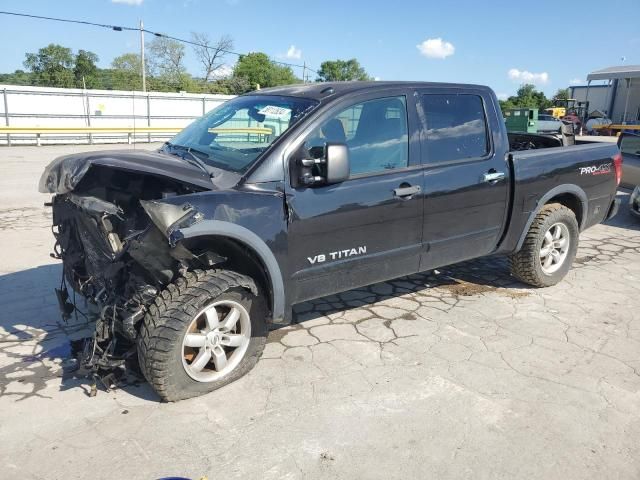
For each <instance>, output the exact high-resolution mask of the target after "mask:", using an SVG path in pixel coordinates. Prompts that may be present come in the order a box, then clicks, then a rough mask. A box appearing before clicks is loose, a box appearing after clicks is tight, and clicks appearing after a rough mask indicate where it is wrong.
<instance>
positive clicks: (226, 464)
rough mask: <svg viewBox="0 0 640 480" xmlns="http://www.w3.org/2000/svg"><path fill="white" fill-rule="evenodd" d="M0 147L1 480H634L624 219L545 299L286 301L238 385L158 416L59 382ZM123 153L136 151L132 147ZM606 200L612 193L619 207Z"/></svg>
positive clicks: (27, 203) (635, 380)
mask: <svg viewBox="0 0 640 480" xmlns="http://www.w3.org/2000/svg"><path fill="white" fill-rule="evenodd" d="M96 148H103V147H96V146H93V147H43V148H35V147H15V148H11V149H6V148H3V149H2V150H0V160H1V161H2V164H3V170H4V171H3V175H2V176H1V178H0V251H1V252H3V253H2V255H1V260H0V305H1V306H2V308H1V310H0V478H29V479H44V478H46V479H58V478H60V479H62V478H65V479H67V478H88V477H91V478H132V479H134V478H135V479H138V478H140V479H152V478H159V477H162V476H169V475H181V476H186V477H192V478H199V477H200V476H203V475H207V476H208V477H209V478H217V477H220V476H224V477H226V478H240V477H241V478H266V479H269V478H273V479H280V478H291V479H296V478H385V479H387V478H474V479H479V478H492V479H495V478H505V479H515V478H526V479H531V478H544V479H554V478H558V479H571V478H575V479H588V478H593V479H601V478H621V479H637V478H639V477H640V376H639V372H640V308H639V307H640V295H639V290H640V222H638V221H637V220H636V219H633V218H631V217H630V215H629V214H628V212H627V209H626V205H623V206H622V208H621V212H620V214H619V215H618V217H616V218H615V219H613V220H612V221H610V222H608V224H607V225H600V226H597V227H594V228H593V229H591V230H588V231H587V232H585V233H583V234H582V236H581V246H580V249H579V252H578V257H577V260H576V264H575V266H574V268H573V270H572V271H571V272H570V273H569V275H568V276H567V278H566V280H565V281H563V282H562V283H561V284H559V285H557V286H555V287H552V288H547V289H531V288H528V287H526V286H525V285H522V284H520V283H518V282H516V281H514V280H513V279H512V278H511V277H510V276H509V274H508V272H507V268H506V264H505V261H504V259H501V258H488V259H481V260H476V261H472V262H466V263H463V264H459V265H455V266H452V267H447V268H443V269H439V270H437V271H435V272H431V273H428V274H420V275H413V276H410V277H407V278H402V279H398V280H395V281H392V282H387V283H382V284H377V285H373V286H370V287H367V288H362V289H357V290H353V291H349V292H345V293H343V294H340V295H334V296H330V297H326V298H323V299H320V300H316V301H313V302H309V303H305V304H303V305H299V306H298V307H297V308H296V315H295V319H296V320H295V324H294V325H291V326H289V327H286V328H281V329H278V330H273V331H272V332H270V334H269V339H268V344H267V346H266V348H265V351H264V355H263V357H262V359H261V360H260V362H259V363H258V365H257V366H256V368H255V369H254V370H253V371H252V372H251V373H250V374H248V375H247V376H246V377H244V378H242V379H241V380H239V381H237V382H236V383H234V384H232V385H229V386H227V387H225V388H223V389H221V390H218V391H216V392H214V393H212V394H209V395H206V396H203V397H200V398H196V399H192V400H187V401H182V402H179V403H175V404H166V403H160V402H159V401H158V398H157V397H156V396H155V395H154V393H153V391H152V390H151V389H150V388H149V387H148V385H146V384H145V383H143V382H131V383H130V384H129V385H127V386H126V387H124V388H123V389H120V390H116V391H112V392H109V393H105V392H99V393H98V396H97V397H95V398H88V397H87V395H86V391H87V382H86V381H85V380H84V379H81V378H76V377H75V376H74V375H73V374H70V373H67V371H66V369H65V366H66V364H67V363H68V362H69V360H68V357H69V343H68V342H69V339H73V338H78V337H81V336H83V335H84V334H85V333H86V331H87V329H86V325H84V323H83V322H82V320H81V319H80V321H77V322H76V321H72V322H70V323H69V324H63V323H61V322H60V320H59V315H58V312H57V307H56V305H55V298H54V295H53V288H54V286H56V284H57V282H59V277H60V266H59V264H58V263H57V262H56V261H54V260H53V259H50V258H49V257H48V254H49V252H50V251H51V247H52V236H51V234H50V231H49V223H50V217H49V215H48V213H47V212H46V210H45V209H44V208H43V207H42V203H43V201H45V200H46V198H47V197H46V196H43V195H40V194H38V193H36V191H35V184H36V181H37V179H38V178H39V174H40V172H41V171H42V168H43V167H44V165H45V164H46V163H47V162H48V161H49V160H50V159H51V158H53V157H54V156H57V155H61V154H64V153H67V152H69V151H71V150H79V149H96ZM138 148H141V147H140V146H138ZM620 195H621V196H622V197H623V201H625V200H626V198H627V197H626V195H627V194H626V193H625V192H621V193H620Z"/></svg>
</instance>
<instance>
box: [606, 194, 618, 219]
mask: <svg viewBox="0 0 640 480" xmlns="http://www.w3.org/2000/svg"><path fill="white" fill-rule="evenodd" d="M619 208H620V199H619V198H614V199H613V201H612V202H611V205H610V206H609V211H608V212H607V216H606V217H604V219H605V220H609V219H611V218H613V217H615V216H616V213H618V209H619Z"/></svg>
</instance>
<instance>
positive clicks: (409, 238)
mask: <svg viewBox="0 0 640 480" xmlns="http://www.w3.org/2000/svg"><path fill="white" fill-rule="evenodd" d="M510 140H511V145H510ZM539 140H540V137H539V136H536V135H531V136H527V135H526V134H517V135H515V136H511V137H510V136H508V135H507V132H506V129H505V125H504V122H503V118H502V115H501V112H500V108H499V105H498V101H497V100H496V97H495V95H494V93H493V92H492V91H491V90H490V89H489V88H487V87H483V86H476V85H458V84H439V83H408V82H348V83H316V84H311V85H296V86H289V87H282V88H272V89H266V90H261V91H257V92H253V93H250V94H247V95H243V96H240V97H237V98H235V99H233V100H230V101H228V102H226V103H224V104H222V105H221V106H219V107H217V108H216V109H214V110H212V111H211V112H209V113H208V114H207V115H205V116H204V117H202V118H200V119H199V120H196V121H195V122H194V123H192V124H191V125H189V126H188V127H186V128H185V129H184V130H183V131H182V132H181V133H179V134H178V135H177V136H176V137H174V138H173V139H172V140H171V141H170V142H167V143H166V144H164V145H163V146H162V148H160V149H159V150H158V151H145V150H124V151H102V152H94V153H81V154H75V155H70V156H65V157H61V158H58V159H56V160H54V161H53V162H52V163H51V164H50V165H49V166H48V167H47V168H46V170H45V172H44V174H43V176H42V178H41V181H40V190H41V191H42V192H49V193H52V194H55V195H54V197H53V200H52V206H53V224H54V228H53V230H54V234H55V237H56V246H55V250H54V251H55V254H54V255H55V256H57V257H58V258H61V259H62V260H63V280H62V287H61V288H60V289H58V290H57V295H58V299H59V303H60V306H61V310H62V315H63V316H64V317H68V316H69V315H71V314H73V312H74V309H80V306H77V305H75V302H71V298H75V296H76V294H74V295H73V296H70V293H69V292H68V290H67V287H71V288H72V289H73V290H74V291H75V292H76V293H77V294H78V295H79V296H81V297H84V298H85V299H86V300H87V303H88V304H89V306H90V307H91V308H90V310H91V312H86V311H84V312H83V313H89V314H91V313H92V312H93V313H92V314H93V317H94V318H95V321H96V329H95V334H94V336H93V338H91V339H90V340H87V344H86V348H85V353H84V357H83V362H84V364H85V366H87V367H91V368H92V369H94V371H96V372H103V371H106V370H108V369H109V368H119V367H121V366H122V365H124V364H125V362H126V361H127V360H131V359H134V358H135V357H136V352H137V358H138V361H139V365H140V369H141V370H142V372H143V373H144V375H145V377H146V378H147V380H148V381H149V382H150V383H151V385H152V386H153V387H154V388H155V390H156V391H157V392H158V394H159V395H160V396H161V397H162V398H163V399H165V400H169V401H173V400H179V399H183V398H187V397H191V396H194V395H199V394H202V393H205V392H208V391H211V390H214V389H216V388H219V387H220V386H223V385H225V384H227V383H229V382H232V381H234V380H235V379H237V378H239V377H240V376H242V375H243V374H245V373H246V372H247V371H249V370H250V369H251V368H252V367H253V366H254V365H255V363H256V362H257V361H258V358H259V356H260V354H261V352H262V349H263V347H264V344H265V341H266V334H267V331H268V327H269V325H270V324H274V323H275V324H282V323H287V322H290V320H291V316H292V313H291V311H292V305H294V304H296V303H299V302H303V301H305V300H309V299H313V298H317V297H321V296H324V295H329V294H333V293H337V292H341V291H345V290H348V289H352V288H355V287H359V286H363V285H367V284H371V283H375V282H381V281H384V280H388V279H392V278H394V277H399V276H403V275H408V274H412V273H415V272H420V271H425V270H430V269H433V268H435V267H438V266H443V265H447V264H451V263H455V262H460V261H463V260H468V259H472V258H475V257H481V256H485V255H494V254H502V255H508V256H509V258H510V265H511V271H512V274H513V275H514V276H515V277H516V278H518V279H520V280H522V281H523V282H525V283H528V284H530V285H534V286H537V287H546V286H550V285H553V284H555V283H557V282H559V281H560V280H561V279H562V278H563V277H564V276H565V275H566V273H567V271H568V270H569V268H570V267H571V264H572V261H573V259H574V256H575V254H576V249H577V247H578V236H579V233H580V231H582V230H584V229H586V228H589V227H591V226H592V225H595V224H597V223H600V222H602V221H603V220H605V219H607V218H610V217H611V216H613V215H614V214H615V212H616V210H617V206H618V203H617V202H616V199H615V195H616V187H617V185H618V184H619V182H620V175H621V161H622V160H621V156H620V153H619V151H618V148H617V146H616V145H615V144H609V143H590V144H577V145H574V146H568V147H555V148H542V147H548V146H549V144H548V142H547V143H545V142H544V141H542V142H541V141H539ZM523 150H524V151H523ZM85 310H86V308H85Z"/></svg>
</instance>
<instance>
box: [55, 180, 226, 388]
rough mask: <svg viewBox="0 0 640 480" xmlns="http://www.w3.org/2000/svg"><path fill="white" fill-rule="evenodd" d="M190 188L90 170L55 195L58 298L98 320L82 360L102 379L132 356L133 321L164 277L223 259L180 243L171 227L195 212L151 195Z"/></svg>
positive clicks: (69, 310)
mask: <svg viewBox="0 0 640 480" xmlns="http://www.w3.org/2000/svg"><path fill="white" fill-rule="evenodd" d="M191 191H193V187H190V186H186V185H181V184H179V183H177V182H174V181H171V180H167V179H159V178H157V177H152V176H149V175H146V176H145V175H142V174H138V173H128V172H122V171H114V170H108V169H102V168H93V169H91V171H89V172H88V174H87V175H86V176H85V177H84V178H83V179H82V181H81V182H80V183H79V184H78V185H77V187H76V188H75V189H74V191H73V192H68V193H63V194H58V195H55V196H54V197H53V201H52V203H51V206H52V208H53V225H54V227H53V233H54V236H55V239H56V243H55V247H54V253H53V254H52V256H53V257H55V258H59V259H61V260H62V261H63V278H62V282H61V286H60V288H58V289H56V295H57V298H58V303H59V305H60V310H61V314H62V317H63V319H68V318H69V317H70V316H71V315H72V314H73V313H74V312H75V313H76V314H78V313H80V314H82V315H84V316H87V318H88V319H89V320H92V321H95V322H96V328H95V333H94V335H93V337H92V338H90V339H87V341H86V342H85V345H84V347H83V348H82V349H81V350H82V351H81V352H80V362H81V364H82V365H81V366H82V367H83V368H86V369H88V370H90V371H92V372H93V373H94V375H98V376H99V378H103V377H104V374H107V375H108V374H109V372H112V371H113V370H114V369H118V368H120V367H123V366H124V364H125V362H127V360H128V359H129V358H131V357H132V356H133V355H134V354H135V339H136V337H137V335H138V333H137V332H138V327H137V326H138V324H139V322H140V321H141V320H142V319H143V318H144V316H145V313H146V311H147V306H148V305H149V304H150V303H151V302H153V300H154V299H155V297H156V296H157V295H158V293H159V292H160V291H161V290H162V289H163V288H164V287H165V286H166V285H167V284H168V283H170V282H171V281H172V280H174V279H175V278H176V276H178V275H180V273H181V272H186V271H187V269H189V268H195V267H202V266H206V267H208V266H211V265H212V264H215V263H217V262H219V261H223V260H224V258H223V257H215V256H212V254H211V253H210V252H207V253H206V254H200V255H198V254H197V253H193V252H191V251H190V250H188V249H187V248H185V247H184V246H183V245H182V244H181V243H179V239H178V238H177V235H176V231H177V230H178V229H179V228H183V227H185V226H188V225H192V224H194V223H197V222H198V221H199V220H200V219H201V218H202V215H201V214H200V212H198V211H197V210H196V209H194V208H193V207H192V206H190V205H189V204H186V203H185V204H183V205H171V204H166V203H161V202H158V201H155V200H156V199H162V198H168V197H172V196H175V195H178V194H184V193H190V192H191ZM195 191H198V190H195ZM67 287H71V291H72V292H74V293H73V294H71V293H70V291H69V289H68V288H67ZM76 294H78V295H79V296H80V297H82V298H83V299H85V303H86V305H87V307H86V308H84V309H83V308H80V307H79V305H77V302H76V300H75V299H76ZM103 383H105V382H103ZM107 383H108V382H106V383H105V385H106V384H107Z"/></svg>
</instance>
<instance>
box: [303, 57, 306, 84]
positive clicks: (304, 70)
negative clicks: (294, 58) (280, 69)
mask: <svg viewBox="0 0 640 480" xmlns="http://www.w3.org/2000/svg"><path fill="white" fill-rule="evenodd" d="M302 83H307V61H306V60H305V61H304V62H303V64H302Z"/></svg>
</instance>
